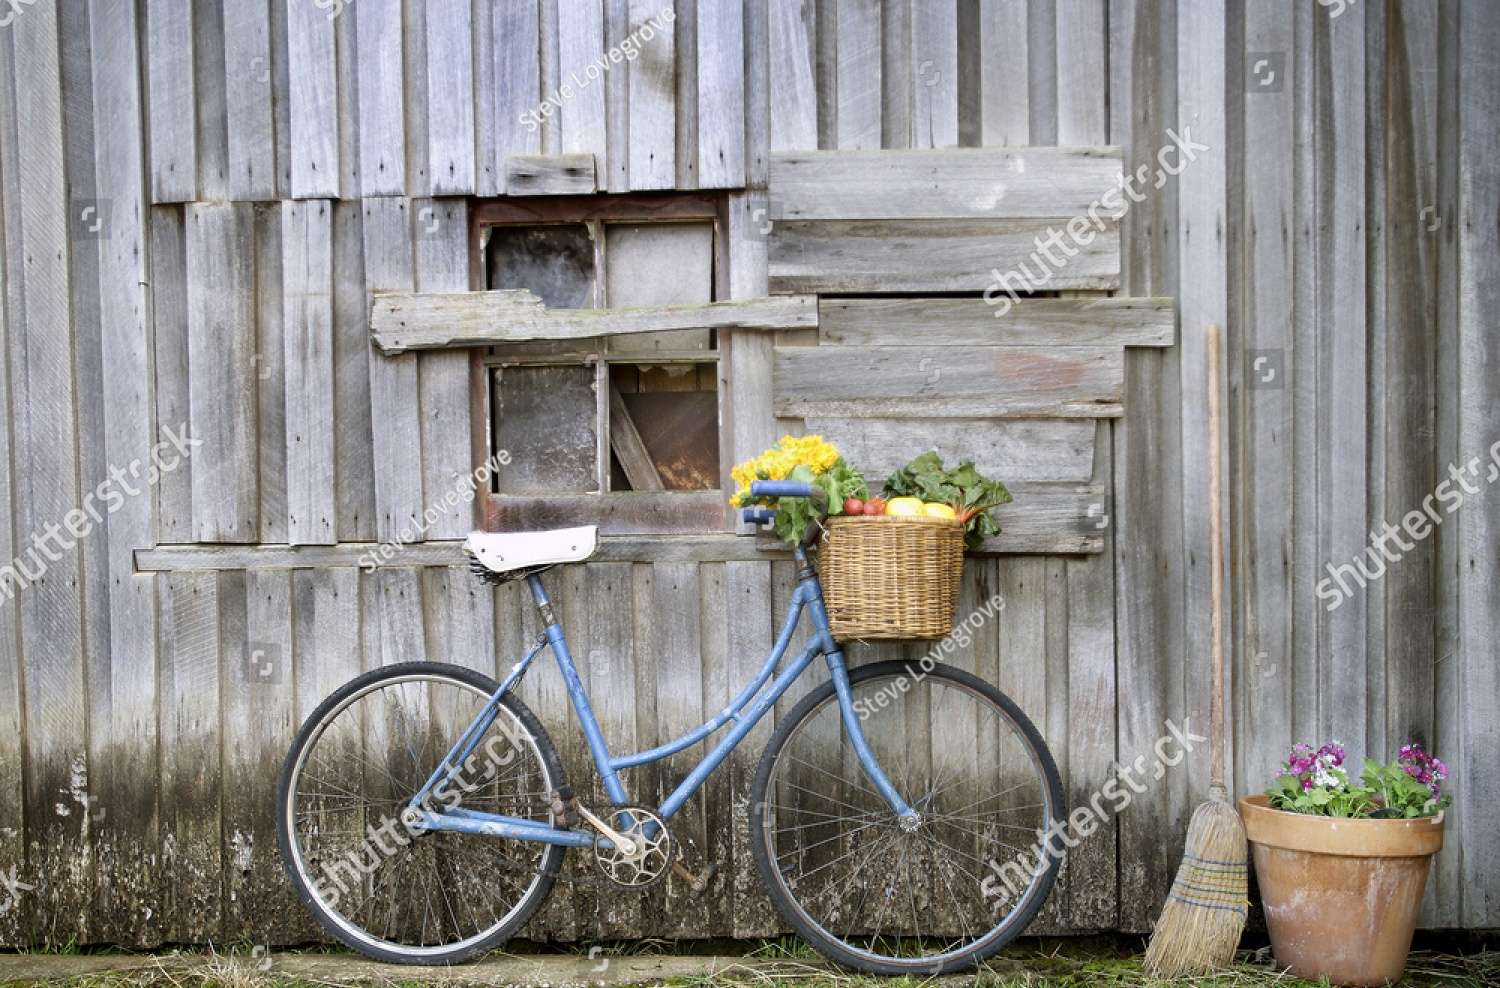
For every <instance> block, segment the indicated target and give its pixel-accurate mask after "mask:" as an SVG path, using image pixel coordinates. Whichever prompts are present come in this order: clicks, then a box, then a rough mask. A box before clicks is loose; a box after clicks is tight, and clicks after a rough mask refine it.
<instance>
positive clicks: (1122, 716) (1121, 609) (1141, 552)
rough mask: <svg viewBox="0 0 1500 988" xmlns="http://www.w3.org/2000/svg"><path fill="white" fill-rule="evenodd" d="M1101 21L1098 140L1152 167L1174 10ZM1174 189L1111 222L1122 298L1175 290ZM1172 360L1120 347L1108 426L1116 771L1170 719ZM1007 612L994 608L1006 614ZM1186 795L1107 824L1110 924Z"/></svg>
mask: <svg viewBox="0 0 1500 988" xmlns="http://www.w3.org/2000/svg"><path fill="white" fill-rule="evenodd" d="M1109 19H1110V26H1111V44H1112V46H1113V47H1112V49H1111V54H1110V89H1109V94H1110V112H1109V121H1110V134H1109V140H1110V143H1112V144H1118V145H1120V146H1121V148H1122V151H1123V154H1124V162H1123V166H1124V171H1125V172H1126V173H1127V174H1131V175H1133V174H1135V173H1136V171H1137V169H1139V168H1141V167H1145V168H1150V167H1152V164H1151V163H1153V162H1154V161H1155V157H1154V156H1155V154H1156V149H1157V147H1158V146H1159V143H1160V141H1161V140H1162V135H1163V133H1164V131H1165V128H1166V127H1168V126H1171V125H1172V124H1173V122H1174V121H1175V120H1176V117H1177V78H1176V75H1177V73H1176V56H1177V40H1176V33H1177V18H1176V8H1175V6H1174V5H1172V4H1161V3H1155V2H1150V0H1114V2H1113V3H1112V4H1111V6H1110V12H1109ZM1176 190H1177V186H1176V185H1175V184H1167V185H1165V186H1164V187H1163V188H1162V189H1161V190H1158V191H1156V192H1155V193H1154V194H1153V195H1151V196H1148V197H1146V198H1145V199H1144V200H1143V201H1142V202H1139V203H1134V204H1133V206H1132V208H1131V210H1130V211H1129V212H1128V213H1127V214H1126V215H1125V216H1124V217H1123V218H1122V221H1121V222H1122V227H1123V229H1122V234H1121V245H1122V248H1121V258H1120V260H1121V289H1122V292H1123V293H1124V294H1129V295H1154V294H1164V293H1166V294H1170V293H1171V292H1173V291H1175V290H1176V270H1175V259H1176V248H1177V230H1176ZM1179 359H1180V356H1179V353H1178V350H1177V348H1172V349H1169V350H1158V349H1154V348H1153V349H1148V348H1140V349H1131V350H1127V351H1126V360H1125V374H1126V391H1127V397H1126V401H1125V417H1124V418H1122V419H1120V420H1119V421H1117V422H1116V423H1115V426H1114V441H1113V445H1114V449H1113V457H1114V466H1115V484H1114V497H1113V504H1112V505H1111V507H1112V518H1111V520H1110V524H1111V525H1112V526H1113V528H1114V535H1115V540H1116V547H1117V548H1116V552H1115V627H1116V645H1115V647H1116V654H1117V664H1116V668H1117V676H1118V684H1117V694H1118V711H1117V717H1118V740H1117V742H1116V746H1117V750H1118V751H1119V758H1120V760H1121V762H1122V763H1126V764H1129V763H1130V762H1131V761H1132V760H1133V759H1134V758H1135V757H1136V756H1137V755H1141V754H1146V753H1148V752H1149V751H1150V746H1151V744H1152V743H1153V742H1154V741H1155V740H1156V738H1158V737H1160V736H1161V734H1162V732H1163V730H1164V723H1165V721H1166V720H1167V719H1168V718H1175V717H1179V716H1180V715H1181V712H1182V711H1181V701H1180V697H1181V685H1180V672H1181V669H1182V667H1183V663H1184V658H1183V651H1182V649H1183V634H1184V631H1183V627H1182V625H1183V621H1184V616H1183V609H1182V608H1183V594H1182V566H1183V560H1184V558H1185V556H1184V553H1183V541H1182V540H1183V536H1182V526H1181V517H1180V514H1179V513H1178V512H1175V511H1163V510H1161V504H1163V503H1168V504H1175V503H1178V501H1179V500H1180V498H1181V494H1180V490H1181V484H1182V475H1181V470H1182V441H1181V434H1180V417H1181V408H1182V405H1181V401H1180V395H1179V393H1178V392H1179V384H1178V382H1179V379H1180V374H1179V371H1178V368H1177V362H1178V360H1179ZM1006 568H1007V566H1006V565H1005V564H1002V566H1001V573H1002V580H1003V576H1004V573H1005V570H1006ZM1011 613H1012V612H1011V611H1010V609H1009V608H1007V618H1009V616H1010V614H1011ZM1002 633H1003V625H1002ZM1179 796H1180V797H1181V798H1179ZM1186 801H1187V800H1186V786H1185V785H1183V784H1181V782H1180V781H1179V780H1178V776H1177V775H1176V774H1174V775H1172V776H1170V777H1168V778H1166V779H1163V780H1161V781H1159V782H1157V783H1156V784H1154V785H1152V786H1150V787H1148V788H1147V789H1146V791H1145V792H1143V793H1139V794H1136V795H1135V799H1134V801H1133V802H1132V804H1131V808H1130V809H1129V810H1128V811H1126V812H1124V813H1122V814H1121V815H1120V816H1119V819H1118V832H1119V845H1120V856H1119V870H1118V874H1119V886H1120V891H1119V895H1120V904H1119V925H1120V927H1121V928H1122V929H1125V930H1130V931H1135V932H1149V931H1150V929H1151V924H1152V921H1153V920H1154V919H1155V915H1156V911H1157V910H1158V909H1159V908H1160V906H1161V903H1162V902H1163V901H1165V898H1166V893H1167V889H1168V887H1169V886H1170V884H1171V881H1172V878H1173V875H1174V874H1175V872H1176V870H1177V865H1178V863H1179V862H1180V860H1181V857H1180V850H1181V848H1180V846H1177V841H1176V839H1173V840H1163V839H1162V837H1161V834H1162V831H1163V828H1164V827H1165V828H1167V829H1168V830H1170V832H1172V833H1174V834H1181V833H1182V832H1183V827H1185V825H1186V819H1185V813H1184V810H1183V806H1184V804H1185V803H1186ZM1163 821H1171V823H1170V824H1166V823H1164V822H1163Z"/></svg>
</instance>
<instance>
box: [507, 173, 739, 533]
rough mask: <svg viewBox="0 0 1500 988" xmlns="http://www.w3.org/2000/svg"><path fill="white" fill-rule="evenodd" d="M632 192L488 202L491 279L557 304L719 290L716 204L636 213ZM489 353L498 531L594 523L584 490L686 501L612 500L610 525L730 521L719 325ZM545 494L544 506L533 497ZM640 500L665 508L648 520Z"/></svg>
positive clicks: (690, 299) (651, 204)
mask: <svg viewBox="0 0 1500 988" xmlns="http://www.w3.org/2000/svg"><path fill="white" fill-rule="evenodd" d="M631 198H632V197H595V198H590V199H584V198H579V199H572V200H567V201H564V202H561V203H545V204H542V203H527V204H525V205H524V206H517V207H513V211H507V210H505V209H504V208H498V207H499V204H490V208H488V209H487V208H486V206H481V207H480V210H479V221H480V238H481V245H482V254H483V270H484V273H485V287H487V288H490V289H516V288H524V289H526V290H528V291H531V292H532V293H533V294H535V295H537V296H538V297H540V298H541V299H542V301H543V302H544V303H545V304H546V305H547V306H548V307H551V308H599V307H610V308H634V307H640V306H657V305H676V304H694V305H696V304H702V303H707V302H712V301H714V300H715V299H716V298H718V297H720V296H719V293H718V292H717V291H716V284H715V282H716V278H717V277H719V272H718V271H717V265H716V263H715V256H716V249H717V248H718V246H719V244H718V240H719V237H720V231H721V230H722V219H721V215H720V211H719V208H718V205H717V203H716V202H715V201H714V200H712V199H708V198H706V197H693V198H692V199H690V200H689V201H688V203H687V204H686V206H685V207H680V208H672V209H667V210H662V209H661V203H662V201H663V199H662V197H655V198H654V200H648V201H647V202H646V203H643V204H641V205H640V206H639V207H638V208H632V204H631V203H630V202H629V201H628V200H630V199H631ZM622 200H625V201H623V202H622ZM549 206H550V207H553V208H551V209H549V208H548V207H549ZM591 207H592V208H591ZM664 212H665V215H663V213H664ZM482 360H483V364H484V371H485V373H484V375H483V378H482V379H483V380H484V382H485V387H486V388H487V389H488V394H487V395H486V407H487V409H488V411H489V416H488V422H489V426H488V429H487V436H486V439H487V446H488V452H489V454H490V455H492V456H493V455H496V454H498V453H499V452H500V451H501V450H504V451H506V452H507V453H509V455H510V463H509V464H508V465H507V466H505V467H504V468H502V469H501V470H499V471H497V473H496V475H495V477H494V479H493V481H492V487H491V494H492V499H491V500H492V502H493V503H492V504H491V505H490V506H489V507H490V508H491V509H492V510H489V511H488V512H487V515H488V518H489V520H490V521H491V522H493V523H494V524H493V526H492V527H508V525H509V523H510V522H512V521H513V522H515V523H517V524H519V523H523V522H529V521H535V520H538V519H548V520H562V519H564V518H565V517H566V518H570V519H573V520H586V518H587V514H588V511H589V508H588V506H587V505H586V504H580V503H578V502H577V501H576V500H575V501H571V502H570V501H567V497H568V496H570V495H584V494H591V495H597V494H605V495H622V496H623V495H648V494H649V495H655V496H657V497H658V498H659V497H662V496H671V495H679V498H678V499H677V500H674V501H670V502H665V503H664V504H663V503H657V502H651V503H648V500H649V499H641V500H639V501H638V502H635V501H630V500H628V499H627V500H625V501H618V502H613V501H612V502H611V503H610V505H609V506H608V509H607V510H606V511H605V512H604V514H603V516H602V517H603V520H605V521H606V522H610V523H612V527H613V528H614V529H615V530H639V531H652V530H655V529H654V527H653V525H654V524H667V523H668V520H669V519H676V520H677V521H676V522H673V523H674V524H678V525H679V526H680V527H682V528H685V529H687V530H695V529H696V530H702V529H703V528H705V527H706V528H708V529H711V530H720V529H722V528H723V527H724V525H725V519H724V509H723V494H722V488H723V486H724V481H723V479H722V478H723V475H724V467H723V462H722V457H721V448H720V446H721V430H720V421H721V418H722V415H721V407H720V405H721V402H720V399H721V397H722V394H721V389H720V387H719V371H720V368H719V340H718V333H717V331H715V330H711V329H678V330H671V331H666V332H658V333H639V334H629V335H614V336H608V337H603V338H600V339H596V340H584V341H580V340H566V341H538V342H533V343H518V344H505V345H498V346H493V347H490V348H489V350H488V351H487V353H486V354H485V356H484V357H483V358H482ZM691 496H696V500H692V497H691ZM549 497H551V498H553V499H554V503H553V504H551V505H542V504H538V503H536V502H537V500H538V499H545V498H549ZM637 506H638V508H639V511H641V512H650V511H653V510H657V509H659V508H662V507H665V508H666V509H667V510H666V513H665V514H662V513H660V512H659V511H658V515H657V520H656V522H654V523H653V522H651V521H650V520H648V519H647V518H646V517H645V516H644V515H640V516H636V515H632V511H634V510H636V507H637ZM573 508H576V509H577V510H576V511H575V510H572V509H573ZM565 509H566V510H565ZM580 514H581V515H582V516H583V517H575V516H577V515H580ZM695 519H698V520H699V521H695ZM610 527H611V525H609V524H607V525H606V529H607V530H608V529H609V528H610Z"/></svg>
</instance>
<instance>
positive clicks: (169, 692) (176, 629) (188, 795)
mask: <svg viewBox="0 0 1500 988" xmlns="http://www.w3.org/2000/svg"><path fill="white" fill-rule="evenodd" d="M158 599H159V601H160V604H161V609H162V623H161V635H162V637H161V673H160V677H161V679H160V681H161V687H160V690H159V693H160V696H161V708H160V717H161V773H162V807H163V812H162V872H163V874H165V875H170V876H172V880H171V881H167V882H164V883H163V887H162V892H163V896H164V901H163V906H164V908H165V911H166V916H165V917H164V918H163V923H162V925H163V935H164V936H165V937H166V939H168V940H171V941H175V942H180V943H197V942H202V941H205V940H211V939H216V938H217V937H218V936H219V935H220V931H221V930H222V929H223V911H224V890H223V885H222V880H221V877H222V875H223V860H224V859H223V847H222V844H221V842H220V841H221V838H220V830H219V826H220V820H221V817H220V804H219V798H220V794H221V792H222V775H221V770H222V760H221V750H220V743H221V730H222V728H221V722H220V710H219V704H220V690H221V686H222V680H221V677H220V662H219V651H220V647H219V643H220V626H219V577H218V575H217V574H215V573H172V574H169V575H168V576H166V578H164V579H163V580H162V581H161V583H160V585H159V586H158Z"/></svg>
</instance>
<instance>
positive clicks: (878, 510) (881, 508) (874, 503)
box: [865, 497, 885, 515]
mask: <svg viewBox="0 0 1500 988" xmlns="http://www.w3.org/2000/svg"><path fill="white" fill-rule="evenodd" d="M865 514H867V515H883V514H885V498H881V497H872V498H870V499H869V500H868V501H866V502H865Z"/></svg>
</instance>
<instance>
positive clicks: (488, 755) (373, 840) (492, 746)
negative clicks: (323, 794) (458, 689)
mask: <svg viewBox="0 0 1500 988" xmlns="http://www.w3.org/2000/svg"><path fill="white" fill-rule="evenodd" d="M495 727H496V728H497V729H498V731H499V733H498V734H496V735H495V736H493V737H491V738H490V739H489V740H488V741H486V742H485V743H484V745H483V746H482V748H481V750H480V751H478V752H475V753H473V754H471V755H469V757H468V758H466V759H465V760H464V763H463V764H462V765H461V766H458V768H457V770H456V771H454V772H453V773H451V774H450V775H449V776H448V777H447V778H445V779H443V780H442V781H441V782H439V783H438V784H437V785H435V786H433V788H432V791H431V792H429V793H428V794H427V796H426V798H425V799H423V800H422V802H421V803H420V804H419V807H418V806H406V807H403V808H402V810H401V812H400V814H399V815H397V816H390V815H387V816H385V817H384V818H383V819H381V821H380V822H379V823H378V824H373V823H372V824H366V825H365V836H364V839H363V840H362V841H361V842H360V843H359V845H358V846H356V847H354V848H352V849H350V850H348V851H346V852H344V853H343V854H340V855H338V856H337V857H334V858H333V859H331V860H326V859H325V860H323V861H321V862H320V871H321V872H322V873H321V874H320V875H319V876H318V877H317V878H315V879H314V880H313V887H314V889H316V890H317V893H318V896H319V897H320V898H322V899H323V900H324V901H325V902H327V903H328V905H329V907H330V908H337V907H338V903H339V899H340V898H341V897H342V896H344V895H346V894H348V893H349V891H350V889H351V888H353V889H363V888H364V887H365V879H366V878H368V877H369V876H371V875H373V874H375V872H376V871H377V870H379V868H380V866H381V865H382V864H383V863H384V862H385V861H387V860H388V859H390V858H392V857H394V856H395V855H396V853H397V852H398V851H400V850H401V849H402V848H404V847H408V846H410V845H411V842H412V841H413V840H414V839H415V838H417V837H420V836H421V835H422V834H424V833H426V832H427V828H426V827H425V826H423V821H424V818H425V817H426V815H427V814H442V813H447V812H450V811H452V810H456V809H458V808H459V807H460V806H462V805H463V801H464V799H465V798H466V797H467V796H469V795H471V794H472V793H474V792H475V791H476V790H478V789H479V788H480V787H481V786H483V785H484V784H485V783H488V782H492V781H494V779H495V778H496V776H497V775H498V774H499V771H500V769H502V768H504V767H505V766H506V765H509V764H510V763H511V762H513V761H515V759H516V752H517V751H519V750H520V746H521V739H520V737H519V736H518V735H517V734H516V732H515V731H514V729H513V728H512V726H511V724H510V722H509V721H508V720H507V719H506V718H505V717H503V716H502V717H500V718H497V719H496V721H495ZM502 743H504V744H508V747H507V749H506V750H505V751H503V752H500V751H497V746H499V745H500V744H502ZM340 798H342V797H340Z"/></svg>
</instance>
